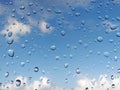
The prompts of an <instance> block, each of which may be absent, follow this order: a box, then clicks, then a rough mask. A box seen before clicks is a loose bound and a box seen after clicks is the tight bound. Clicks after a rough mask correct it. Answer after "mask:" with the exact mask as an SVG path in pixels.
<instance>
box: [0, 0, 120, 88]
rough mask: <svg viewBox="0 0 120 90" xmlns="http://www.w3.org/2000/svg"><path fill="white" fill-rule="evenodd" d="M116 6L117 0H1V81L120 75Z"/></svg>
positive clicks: (73, 81)
mask: <svg viewBox="0 0 120 90" xmlns="http://www.w3.org/2000/svg"><path fill="white" fill-rule="evenodd" d="M119 7H120V1H119V0H104V1H103V0H86V1H85V0H65V1H64V0H53V1H51V0H1V1H0V23H1V25H0V50H1V52H0V57H1V58H0V64H1V65H0V82H3V83H8V82H9V81H10V80H14V79H15V78H16V77H18V76H22V77H27V78H28V77H32V81H35V80H37V79H39V78H40V77H47V78H49V79H50V82H52V83H54V84H55V85H57V86H60V87H63V88H64V87H65V88H72V87H73V88H74V87H75V86H76V83H77V82H76V81H77V80H78V79H80V78H82V77H87V78H95V79H98V78H99V77H100V75H108V77H110V76H111V75H113V74H114V75H118V76H119V73H118V68H119V63H120V61H119V59H120V55H119V53H120V51H119V49H120V47H119V45H120V31H119V29H120V27H119V26H120V17H119V15H120V12H119ZM8 32H12V36H11V37H9V36H8ZM99 37H101V38H102V40H101V41H100V40H99ZM9 39H13V43H12V44H8V43H7V41H8V40H9ZM51 47H55V49H54V50H52V49H51ZM10 49H12V50H14V56H13V57H10V56H9V55H8V51H9V50H10ZM56 58H58V59H56ZM21 63H25V65H24V66H21ZM66 63H67V64H68V67H67V68H65V67H64V64H66ZM34 67H38V68H39V71H38V72H34ZM77 68H79V69H80V74H77V73H76V69H77ZM6 72H9V76H8V77H5V73H6ZM66 78H67V80H68V83H65V79H66ZM45 80H46V78H45ZM85 80H86V79H85ZM87 80H88V79H87ZM15 90H16V89H15ZM40 90H42V89H40Z"/></svg>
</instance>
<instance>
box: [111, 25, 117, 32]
mask: <svg viewBox="0 0 120 90" xmlns="http://www.w3.org/2000/svg"><path fill="white" fill-rule="evenodd" d="M117 28H118V26H117V25H112V26H110V29H111V31H114V30H117Z"/></svg>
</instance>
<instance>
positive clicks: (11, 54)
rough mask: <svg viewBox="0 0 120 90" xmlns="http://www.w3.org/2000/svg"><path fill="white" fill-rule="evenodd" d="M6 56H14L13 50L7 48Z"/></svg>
mask: <svg viewBox="0 0 120 90" xmlns="http://www.w3.org/2000/svg"><path fill="white" fill-rule="evenodd" d="M8 56H10V57H14V50H12V49H9V50H8Z"/></svg>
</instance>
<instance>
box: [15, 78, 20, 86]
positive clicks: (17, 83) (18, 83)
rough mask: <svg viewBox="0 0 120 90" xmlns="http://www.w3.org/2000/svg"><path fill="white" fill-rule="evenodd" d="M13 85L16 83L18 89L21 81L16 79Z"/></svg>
mask: <svg viewBox="0 0 120 90" xmlns="http://www.w3.org/2000/svg"><path fill="white" fill-rule="evenodd" d="M15 83H16V86H17V87H19V86H20V85H21V80H19V79H17V80H16V82H15Z"/></svg>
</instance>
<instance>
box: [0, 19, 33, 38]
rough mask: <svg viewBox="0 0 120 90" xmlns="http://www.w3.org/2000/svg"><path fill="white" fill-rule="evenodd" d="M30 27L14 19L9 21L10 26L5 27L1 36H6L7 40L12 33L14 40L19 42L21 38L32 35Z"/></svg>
mask: <svg viewBox="0 0 120 90" xmlns="http://www.w3.org/2000/svg"><path fill="white" fill-rule="evenodd" d="M30 28H31V27H30V25H26V24H24V23H21V22H19V21H17V20H16V19H14V18H9V19H8V24H7V25H5V27H4V29H3V30H2V31H1V32H0V33H1V34H6V38H8V36H7V34H8V32H9V31H10V32H12V38H14V40H18V39H19V37H20V36H24V35H26V34H28V33H30Z"/></svg>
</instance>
